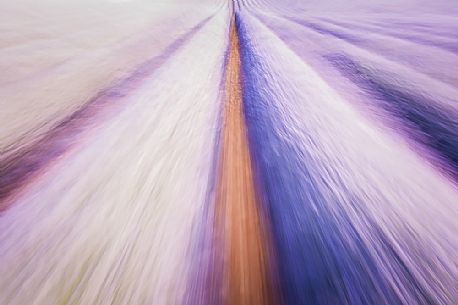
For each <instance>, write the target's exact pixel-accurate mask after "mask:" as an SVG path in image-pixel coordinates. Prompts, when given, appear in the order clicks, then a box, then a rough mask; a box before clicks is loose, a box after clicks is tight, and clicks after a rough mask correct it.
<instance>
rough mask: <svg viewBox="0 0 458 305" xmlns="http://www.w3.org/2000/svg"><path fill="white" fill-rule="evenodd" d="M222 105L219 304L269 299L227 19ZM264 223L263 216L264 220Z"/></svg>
mask: <svg viewBox="0 0 458 305" xmlns="http://www.w3.org/2000/svg"><path fill="white" fill-rule="evenodd" d="M225 92H226V101H225V102H226V104H225V106H224V127H223V136H222V137H223V139H222V147H221V153H220V154H221V156H220V165H219V166H218V170H219V172H220V176H219V179H218V182H217V194H216V205H217V206H216V211H217V212H216V215H215V221H216V225H217V228H216V229H215V230H216V233H217V234H219V235H220V236H222V238H223V239H224V243H223V244H222V245H221V247H220V248H222V249H224V254H223V256H224V259H223V260H224V262H226V266H224V267H223V270H224V271H223V285H224V286H223V303H224V304H240V305H258V304H269V303H270V302H269V301H271V300H272V297H270V296H269V295H272V287H271V283H269V281H270V279H269V270H268V268H269V266H268V262H267V258H268V253H267V245H266V244H265V242H266V237H267V236H266V235H265V234H266V232H265V230H263V228H262V222H263V221H262V220H261V217H262V215H261V214H260V212H261V211H262V210H258V209H257V204H258V203H257V200H256V195H255V187H254V184H253V177H252V172H251V160H250V156H249V152H248V143H247V138H246V131H245V121H244V117H243V114H242V103H241V91H240V54H239V41H238V37H237V34H236V30H235V24H234V22H232V26H231V30H230V43H229V54H228V62H227V68H226V87H225ZM264 222H265V221H264Z"/></svg>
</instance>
